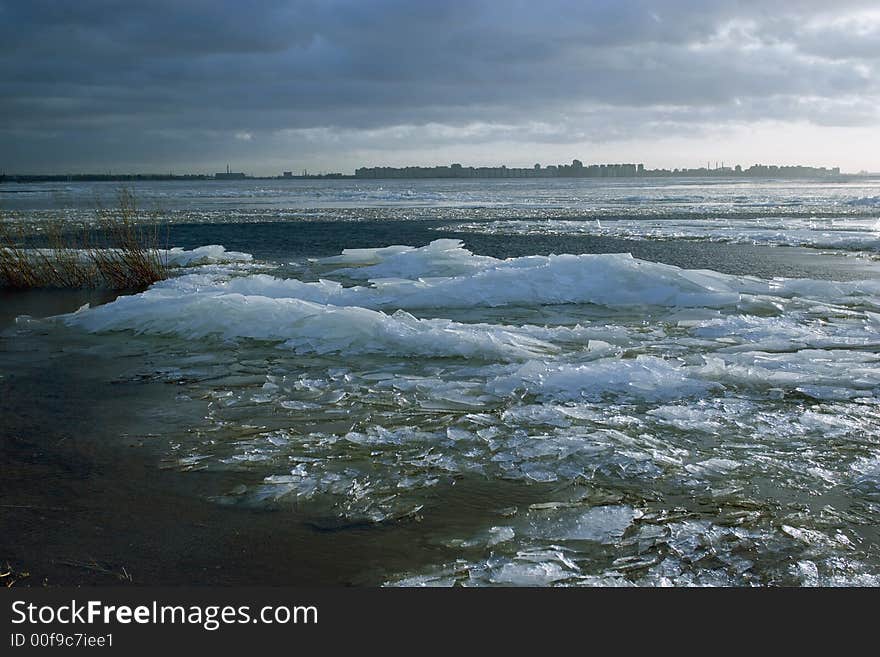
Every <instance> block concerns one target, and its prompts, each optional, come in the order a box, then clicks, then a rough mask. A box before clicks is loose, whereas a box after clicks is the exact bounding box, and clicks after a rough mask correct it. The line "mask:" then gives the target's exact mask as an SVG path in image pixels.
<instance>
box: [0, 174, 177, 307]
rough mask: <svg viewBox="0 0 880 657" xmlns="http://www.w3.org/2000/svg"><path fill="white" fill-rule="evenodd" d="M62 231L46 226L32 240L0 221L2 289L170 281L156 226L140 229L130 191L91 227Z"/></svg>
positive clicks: (57, 224) (56, 224)
mask: <svg viewBox="0 0 880 657" xmlns="http://www.w3.org/2000/svg"><path fill="white" fill-rule="evenodd" d="M65 228H66V227H65V224H64V222H63V221H62V220H61V219H57V220H50V221H48V222H47V223H46V224H45V225H43V226H42V230H41V231H40V232H39V233H38V234H36V235H35V234H33V233H29V232H28V231H27V230H26V229H25V228H24V227H23V226H22V224H20V223H15V222H13V221H11V220H8V219H5V218H4V217H2V216H0V287H6V288H19V289H29V288H53V287H54V288H88V287H92V288H108V289H116V290H121V289H133V288H139V287H145V286H147V285H150V284H151V283H155V282H156V281H160V280H163V279H165V278H167V277H168V267H167V262H166V257H165V256H164V255H163V252H162V251H161V250H160V248H159V238H160V228H159V225H158V224H157V223H153V224H152V225H149V226H146V225H141V224H139V223H138V221H137V207H136V204H135V199H134V196H133V195H132V194H131V192H129V191H126V190H123V191H121V192H120V194H119V203H118V206H117V207H116V208H114V209H112V210H105V209H103V208H99V209H98V210H97V217H96V221H95V223H94V225H92V226H86V227H83V228H82V229H80V230H79V231H69V230H65Z"/></svg>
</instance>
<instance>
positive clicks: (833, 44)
mask: <svg viewBox="0 0 880 657" xmlns="http://www.w3.org/2000/svg"><path fill="white" fill-rule="evenodd" d="M256 5H258V6H251V5H250V3H241V2H232V1H227V0H214V1H212V2H207V1H206V0H188V1H187V2H183V3H181V2H177V1H176V0H153V1H151V2H149V3H146V2H137V1H133V2H106V1H97V0H81V1H80V2H76V3H57V2H48V1H45V0H33V1H30V2H21V1H16V0H0V40H2V42H3V43H4V46H5V47H4V48H3V50H2V52H0V171H6V172H15V173H59V172H65V171H77V172H82V171H116V172H128V173H135V172H162V171H165V172H177V173H184V172H200V173H202V172H203V173H210V174H212V173H214V172H216V171H219V170H220V169H219V168H218V166H223V165H225V163H227V162H229V163H232V166H233V169H235V170H236V171H245V172H248V173H250V174H253V175H277V173H278V172H280V171H284V170H292V171H301V170H303V169H308V170H309V171H314V172H321V171H328V172H329V171H340V172H346V173H352V172H353V171H354V170H355V169H356V168H357V167H359V166H364V165H376V166H379V165H381V166H392V167H401V166H408V165H421V166H436V165H444V164H448V163H450V162H467V163H469V164H471V165H473V166H499V165H501V164H502V163H506V164H507V166H513V167H528V166H531V165H532V164H534V163H535V162H568V161H571V159H572V158H575V157H580V158H582V159H583V158H588V159H589V160H590V161H593V162H634V161H644V162H651V163H652V164H653V166H654V167H658V168H668V169H674V168H696V167H699V166H703V165H704V164H705V162H706V161H711V162H715V161H716V160H717V161H719V162H720V161H722V160H723V161H725V162H739V163H741V164H743V165H744V166H748V165H751V164H753V163H757V162H764V163H773V164H779V165H794V164H803V165H809V166H828V165H833V166H840V167H841V169H842V170H843V171H844V172H848V173H856V172H859V171H861V170H868V171H878V170H880V130H878V126H880V9H878V8H877V6H876V2H864V1H861V0H841V1H839V2H837V3H834V5H828V3H825V2H819V1H818V0H786V1H783V0H761V1H758V0H742V1H741V2H735V3H733V2H728V1H723V0H718V1H714V2H713V1H709V2H696V0H663V1H650V0H630V1H621V2H614V3H612V2H604V1H601V2H598V1H597V2H577V1H575V0H570V1H565V0H558V1H557V0H548V2H545V3H541V4H540V5H539V4H537V3H528V2H510V3H497V2H488V1H470V0H450V2H443V3H422V2H416V3H413V2H405V1H403V0H326V1H324V2H319V3H315V2H311V1H307V0H301V1H300V0H263V1H262V2H258V3H256Z"/></svg>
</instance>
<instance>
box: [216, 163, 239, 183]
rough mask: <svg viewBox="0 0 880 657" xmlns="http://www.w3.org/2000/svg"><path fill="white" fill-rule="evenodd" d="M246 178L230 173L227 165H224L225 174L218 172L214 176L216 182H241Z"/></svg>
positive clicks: (236, 173) (234, 172)
mask: <svg viewBox="0 0 880 657" xmlns="http://www.w3.org/2000/svg"><path fill="white" fill-rule="evenodd" d="M246 177H247V176H245V175H244V174H243V173H241V172H237V171H230V170H229V165H228V164H227V165H226V173H223V172H220V173H215V174H214V178H215V179H216V180H243V179H244V178H246Z"/></svg>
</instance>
